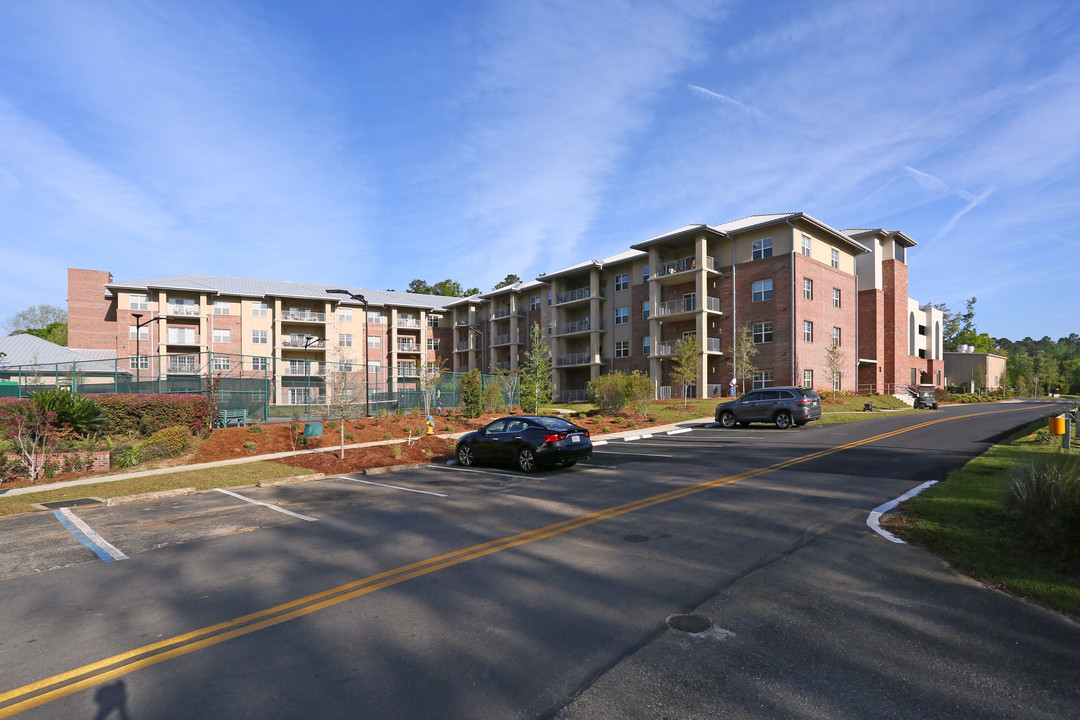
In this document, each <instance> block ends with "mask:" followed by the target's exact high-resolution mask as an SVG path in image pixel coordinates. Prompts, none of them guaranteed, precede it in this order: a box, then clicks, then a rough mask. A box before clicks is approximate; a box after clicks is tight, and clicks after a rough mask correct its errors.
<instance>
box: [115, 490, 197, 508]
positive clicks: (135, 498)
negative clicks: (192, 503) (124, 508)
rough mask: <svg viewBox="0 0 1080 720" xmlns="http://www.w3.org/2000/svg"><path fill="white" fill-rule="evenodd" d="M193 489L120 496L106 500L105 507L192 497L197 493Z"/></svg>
mask: <svg viewBox="0 0 1080 720" xmlns="http://www.w3.org/2000/svg"><path fill="white" fill-rule="evenodd" d="M197 492H198V490H196V489H195V488H193V487H186V488H176V489H174V490H157V491H156V492H145V493H138V494H137V495H121V496H120V497H112V498H106V500H105V504H106V505H126V504H127V503H133V502H141V501H143V500H162V499H164V498H171V497H180V496H182V495H194V494H195V493H197Z"/></svg>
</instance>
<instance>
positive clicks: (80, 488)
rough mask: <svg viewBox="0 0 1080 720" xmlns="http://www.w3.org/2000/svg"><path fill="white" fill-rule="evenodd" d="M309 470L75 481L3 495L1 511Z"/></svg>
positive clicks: (258, 465)
mask: <svg viewBox="0 0 1080 720" xmlns="http://www.w3.org/2000/svg"><path fill="white" fill-rule="evenodd" d="M309 474H311V471H310V470H305V469H304V468H297V467H292V466H291V465H282V464H281V463H275V462H266V461H259V462H250V463H244V464H242V465H227V466H225V467H218V468H207V469H205V470H187V471H178V472H174V473H165V474H162V475H150V476H147V477H138V478H131V479H129V480H116V481H114V482H103V483H95V484H93V485H75V486H72V487H67V488H60V489H57V490H48V491H45V492H40V493H28V494H26V495H15V496H13V497H0V515H12V514H15V513H21V512H30V511H32V510H37V509H38V508H35V507H34V506H33V504H34V503H42V502H55V501H57V500H73V499H75V498H84V497H99V498H110V497H123V496H125V495H137V494H139V493H146V492H155V491H158V490H173V489H176V488H186V487H193V488H195V489H197V490H209V489H211V488H218V487H231V486H235V485H252V484H254V483H257V482H259V481H261V480H273V479H276V478H283V477H293V476H296V475H309Z"/></svg>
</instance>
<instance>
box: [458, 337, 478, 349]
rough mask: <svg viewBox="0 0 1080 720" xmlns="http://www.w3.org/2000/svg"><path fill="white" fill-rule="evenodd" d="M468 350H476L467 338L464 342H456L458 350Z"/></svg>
mask: <svg viewBox="0 0 1080 720" xmlns="http://www.w3.org/2000/svg"><path fill="white" fill-rule="evenodd" d="M468 350H476V347H475V346H474V345H473V344H472V342H470V341H469V340H466V341H465V342H459V343H458V344H457V351H458V352H466V351H468Z"/></svg>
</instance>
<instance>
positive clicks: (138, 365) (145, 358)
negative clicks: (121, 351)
mask: <svg viewBox="0 0 1080 720" xmlns="http://www.w3.org/2000/svg"><path fill="white" fill-rule="evenodd" d="M128 361H129V362H130V363H131V369H132V370H149V369H150V356H149V355H132V356H131V357H130V358H128Z"/></svg>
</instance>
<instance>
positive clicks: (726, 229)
mask: <svg viewBox="0 0 1080 720" xmlns="http://www.w3.org/2000/svg"><path fill="white" fill-rule="evenodd" d="M796 220H798V221H801V222H805V223H808V224H810V225H813V226H814V227H816V228H818V229H819V230H821V231H823V232H825V233H826V234H828V235H830V236H832V238H833V239H834V240H838V241H840V242H842V243H844V244H845V245H848V246H849V247H851V248H852V249H853V250H855V251H856V252H859V253H863V252H869V251H870V249H869V248H867V247H866V246H864V245H863V244H862V243H860V242H858V241H856V240H855V239H853V238H851V237H849V236H847V235H845V234H844V233H841V232H840V231H839V230H837V229H835V228H833V227H830V226H828V225H826V224H825V223H823V222H821V221H820V220H818V219H816V218H814V217H812V216H810V215H807V214H806V213H803V212H791V213H769V214H763V215H748V216H747V217H744V218H739V219H738V220H729V221H728V222H725V223H721V224H719V225H684V226H683V227H681V228H679V229H678V230H672V231H671V232H669V233H664V234H663V235H658V236H657V237H654V238H650V239H648V240H645V241H643V242H639V243H635V244H634V245H631V246H630V247H632V248H635V249H637V250H644V249H646V248H648V247H649V246H650V245H657V244H660V243H663V242H667V241H669V240H672V239H674V238H677V237H679V236H681V235H692V234H695V233H699V232H702V231H704V232H706V233H709V234H713V235H716V236H719V237H732V236H733V235H735V234H736V233H741V232H746V231H747V230H753V229H755V228H759V227H767V226H769V225H777V224H780V223H789V222H794V221H796Z"/></svg>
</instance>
